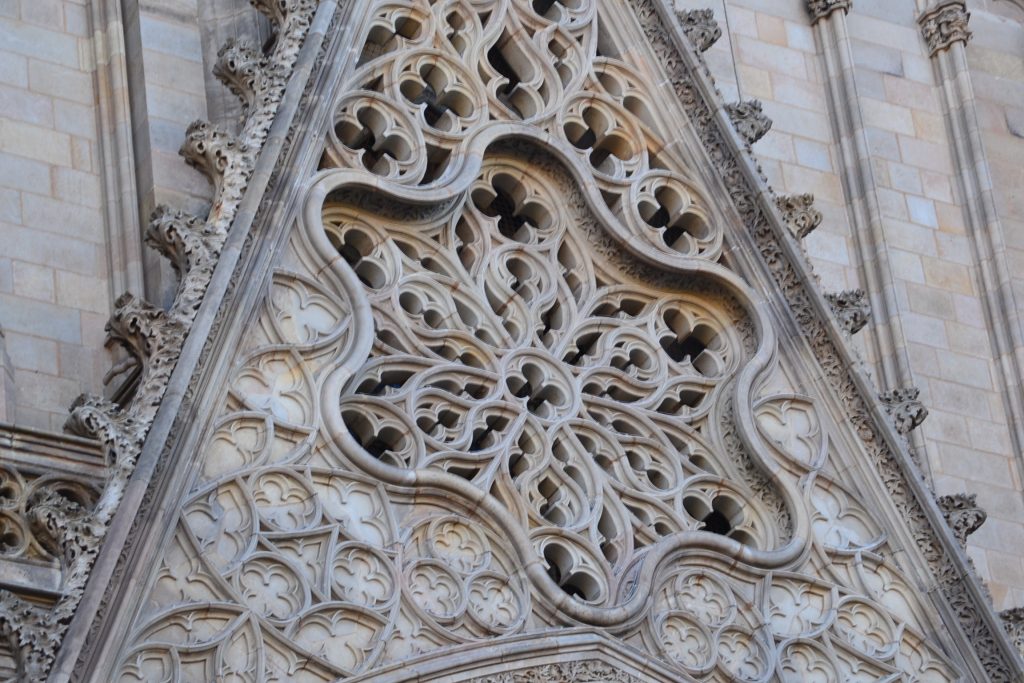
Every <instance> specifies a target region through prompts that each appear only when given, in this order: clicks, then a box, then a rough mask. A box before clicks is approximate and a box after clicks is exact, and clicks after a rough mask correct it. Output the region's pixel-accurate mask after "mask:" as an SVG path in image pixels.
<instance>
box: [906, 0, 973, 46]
mask: <svg viewBox="0 0 1024 683" xmlns="http://www.w3.org/2000/svg"><path fill="white" fill-rule="evenodd" d="M970 18H971V13H970V12H968V11H967V6H966V5H965V4H964V3H963V2H962V1H961V0H946V1H944V2H940V3H939V4H938V5H937V6H935V7H934V8H932V9H930V10H928V11H926V12H925V13H923V14H922V15H921V16H920V17H919V18H918V20H917V23H918V24H920V25H921V35H923V36H924V42H925V43H926V44H927V45H928V54H929V55H931V56H933V57H934V56H935V54H936V53H938V52H940V51H942V50H945V49H947V48H948V47H950V46H951V45H953V44H954V43H966V42H967V41H968V40H970V38H971V31H970V29H968V28H967V22H968V21H969V20H970Z"/></svg>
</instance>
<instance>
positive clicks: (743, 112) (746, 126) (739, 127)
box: [725, 100, 772, 145]
mask: <svg viewBox="0 0 1024 683" xmlns="http://www.w3.org/2000/svg"><path fill="white" fill-rule="evenodd" d="M725 110H726V112H728V114H729V118H730V119H732V124H733V126H735V127H736V132H737V133H739V134H740V137H741V138H743V139H744V140H746V141H747V144H749V145H752V144H754V143H755V142H757V141H758V140H760V139H761V138H763V137H764V136H765V135H767V134H768V131H769V130H771V128H772V120H771V119H770V118H768V117H767V116H765V115H764V114H763V113H762V112H761V103H760V102H759V101H758V100H747V101H745V102H737V103H735V104H727V105H726V106H725Z"/></svg>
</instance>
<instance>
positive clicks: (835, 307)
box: [825, 289, 871, 334]
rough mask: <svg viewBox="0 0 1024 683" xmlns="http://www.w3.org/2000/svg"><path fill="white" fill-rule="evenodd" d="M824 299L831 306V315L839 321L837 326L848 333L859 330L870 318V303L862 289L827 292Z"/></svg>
mask: <svg viewBox="0 0 1024 683" xmlns="http://www.w3.org/2000/svg"><path fill="white" fill-rule="evenodd" d="M825 300H826V301H828V303H829V305H830V306H831V307H832V315H834V316H835V317H836V320H837V321H839V326H840V327H842V328H843V329H844V330H846V331H847V332H848V333H849V334H857V333H858V332H860V330H861V329H862V328H863V327H864V326H865V325H867V324H868V320H870V318H871V304H870V303H869V302H868V295H867V292H865V291H864V290H863V289H847V290H844V291H842V292H829V293H827V294H825Z"/></svg>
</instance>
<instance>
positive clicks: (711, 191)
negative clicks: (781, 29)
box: [0, 0, 1024, 683]
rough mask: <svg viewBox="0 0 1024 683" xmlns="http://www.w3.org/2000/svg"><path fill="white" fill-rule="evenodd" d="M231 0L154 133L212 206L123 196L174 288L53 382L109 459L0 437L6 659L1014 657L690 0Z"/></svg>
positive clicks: (798, 198)
mask: <svg viewBox="0 0 1024 683" xmlns="http://www.w3.org/2000/svg"><path fill="white" fill-rule="evenodd" d="M954 4H956V3H954ZM253 5H254V6H255V7H256V8H257V9H258V10H260V12H261V13H262V14H263V15H264V16H265V17H266V19H265V20H262V23H257V24H256V25H257V26H258V27H264V28H265V27H267V26H270V27H271V28H270V29H269V32H268V33H267V34H266V35H261V34H260V33H259V31H256V32H254V34H253V35H250V36H247V37H244V38H237V39H236V38H233V39H232V40H229V41H227V42H225V43H223V44H222V46H221V47H220V48H219V49H217V50H216V52H215V54H216V61H215V64H214V66H213V67H212V69H211V71H212V73H213V74H214V75H215V77H216V78H217V79H218V80H220V81H221V82H222V83H223V84H224V86H225V87H226V88H227V89H228V90H229V91H230V92H231V93H232V94H233V95H234V96H235V97H237V99H238V106H239V107H241V110H242V117H241V120H240V121H237V122H233V121H231V120H230V117H228V120H225V121H221V122H219V123H216V124H214V123H211V122H208V121H205V120H197V121H195V122H194V123H192V124H191V125H189V126H188V127H187V129H185V131H184V133H185V141H184V144H183V145H182V146H181V149H180V155H181V156H182V157H183V158H184V162H185V164H187V165H188V167H190V168H194V169H197V170H198V171H200V172H201V173H202V174H203V175H204V176H206V177H207V179H208V180H209V182H210V185H211V187H212V199H211V202H210V206H209V210H208V211H206V212H205V215H202V214H203V212H199V213H198V214H197V213H196V212H195V211H194V210H192V208H191V207H190V208H189V209H186V208H185V206H174V207H172V206H168V205H159V206H157V207H156V209H155V211H153V213H152V217H151V220H150V222H149V224H148V227H146V228H145V238H146V242H147V243H148V244H149V245H150V246H152V247H153V248H154V249H155V250H156V251H157V252H158V253H159V254H160V255H161V256H163V257H165V258H166V259H168V261H169V264H170V269H172V270H173V271H174V273H175V274H176V275H177V278H178V281H177V284H176V287H175V288H174V292H173V296H172V297H170V299H169V301H168V302H167V305H166V306H159V305H156V304H152V303H148V302H147V301H146V300H144V299H143V298H142V297H141V293H136V294H124V295H122V296H120V297H119V298H117V299H116V300H115V302H114V306H113V314H112V315H111V317H110V319H109V322H108V323H107V333H108V338H107V343H108V344H109V345H111V346H118V347H120V348H122V349H123V350H124V353H126V354H127V360H126V361H125V362H123V363H121V364H120V365H119V366H118V368H117V369H116V371H115V372H114V374H115V375H116V376H118V377H122V378H123V379H122V382H121V384H120V386H119V387H118V389H117V392H116V396H117V399H118V400H117V403H115V402H112V401H110V400H108V399H105V398H101V397H99V396H98V395H89V396H83V397H82V398H81V399H79V400H78V401H77V402H76V403H75V405H74V406H72V412H71V417H70V419H69V421H68V424H67V429H68V431H69V432H71V433H74V434H77V435H81V436H84V437H87V438H88V439H90V440H92V441H93V442H97V443H99V444H100V445H101V451H102V458H100V459H101V460H102V461H103V462H101V463H93V469H92V470H90V471H89V473H88V474H89V476H86V475H85V474H81V476H78V477H77V478H76V477H68V476H61V477H52V476H49V475H47V474H45V473H42V472H40V471H38V468H37V469H36V470H32V468H31V467H26V466H25V465H24V463H23V462H22V460H23V459H22V460H18V459H17V458H15V460H14V461H12V463H11V464H10V465H8V464H7V463H6V462H5V463H4V464H3V466H2V467H0V476H2V482H0V521H2V522H3V527H2V530H0V554H2V555H3V558H4V559H5V561H8V565H9V566H10V567H18V568H22V569H19V571H24V572H25V579H26V580H24V581H22V582H20V583H19V582H17V581H14V580H6V579H4V577H3V576H2V575H0V580H3V583H2V585H0V635H2V636H3V637H4V639H5V641H6V643H7V649H6V650H3V649H2V648H0V670H2V672H3V673H4V675H6V676H8V677H10V678H12V679H15V680H43V679H46V678H47V677H49V680H54V681H63V680H89V681H119V682H125V683H127V682H128V681H174V682H175V683H177V682H183V681H208V680H232V679H240V680H241V679H244V680H252V681H261V682H262V681H268V682H269V681H284V680H288V681H292V680H297V681H338V680H352V681H377V682H380V683H383V681H399V680H410V681H411V680H422V681H431V680H436V681H441V680H445V681H501V682H507V683H531V682H538V683H539V682H540V681H552V682H556V683H557V682H560V681H565V682H567V683H568V682H579V683H596V682H597V681H619V682H622V683H640V682H648V683H649V682H667V681H701V682H705V681H707V682H710V681H746V682H749V683H764V682H766V681H774V680H780V681H782V680H786V681H788V680H821V681H839V680H843V681H878V680H884V681H896V680H906V681H918V680H922V681H923V680H927V681H944V682H953V681H971V680H993V681H1014V680H1020V678H1021V677H1022V676H1024V661H1022V660H1021V658H1020V657H1019V656H1018V654H1017V651H1016V650H1015V649H1014V648H1015V646H1016V647H1019V646H1020V626H1019V624H1020V621H1021V619H1020V615H1019V614H1018V613H1017V612H1014V611H1012V610H1011V611H1006V612H1003V613H1002V615H997V613H996V612H995V610H994V609H993V606H992V604H991V603H990V597H989V596H988V594H987V593H986V591H985V588H984V586H983V585H982V584H981V583H980V581H979V580H978V578H977V576H976V575H975V572H974V570H973V565H972V564H971V560H970V559H968V557H967V556H966V554H965V552H964V548H965V547H966V543H967V537H968V536H969V535H970V534H972V533H973V532H975V531H976V530H977V529H978V528H979V527H980V525H981V523H982V522H983V521H984V520H985V516H986V515H985V512H984V511H983V510H981V509H980V507H978V506H977V504H976V496H975V495H973V494H958V495H945V496H939V497H937V498H936V497H935V496H934V494H933V492H932V490H931V489H930V487H929V485H928V483H930V482H928V483H926V481H925V480H923V478H922V472H921V470H922V467H923V464H922V463H920V462H916V461H915V460H914V458H912V457H911V455H910V451H909V449H908V445H916V443H915V442H912V441H910V442H908V439H910V440H912V439H915V438H919V437H918V436H917V435H918V434H919V433H920V430H918V431H917V432H913V430H915V429H916V428H917V427H919V426H920V425H921V424H922V422H923V420H924V418H925V417H926V416H927V415H928V409H927V408H926V407H925V405H924V404H923V402H922V401H921V400H920V392H919V390H918V389H917V388H913V387H910V388H899V387H900V386H901V385H897V384H894V383H893V382H892V381H889V380H891V377H889V376H888V375H887V376H886V377H885V378H884V379H885V382H884V383H882V384H881V385H880V386H874V385H873V384H872V382H871V380H870V379H869V378H868V376H867V375H866V374H865V373H864V372H863V371H862V369H863V368H864V367H865V363H864V361H863V360H862V359H861V358H860V356H859V355H858V350H857V348H856V347H855V346H853V345H854V344H855V343H856V342H855V341H854V338H853V337H851V335H852V334H853V333H855V332H857V331H858V330H860V329H861V328H863V327H864V326H865V325H867V324H868V323H869V322H872V320H871V316H870V315H869V310H868V307H867V300H868V298H869V296H868V292H867V290H864V289H851V290H844V291H841V292H840V293H838V294H826V293H823V292H821V291H820V290H819V285H818V278H817V277H816V274H815V272H814V271H813V270H812V268H811V262H810V261H809V257H808V254H807V251H806V247H805V246H804V244H799V245H798V244H797V243H796V242H794V240H793V237H794V236H795V237H796V238H798V239H799V240H812V239H814V236H813V235H812V234H811V233H812V231H814V230H815V228H817V227H818V226H819V225H821V224H822V223H823V214H822V212H821V211H819V210H818V209H816V208H815V207H814V206H813V205H812V203H813V195H811V194H810V193H808V192H799V193H793V194H777V193H775V192H774V191H773V190H772V189H771V188H770V187H769V186H768V183H767V180H766V178H765V177H764V175H763V169H762V168H761V167H760V166H759V165H758V163H757V161H756V160H755V158H754V156H753V152H752V145H754V143H757V142H758V141H759V140H761V139H762V138H764V136H765V135H766V134H768V132H769V130H770V129H771V127H772V120H771V119H770V118H769V117H768V116H767V114H766V108H765V107H762V104H761V103H760V102H759V101H757V100H743V101H741V102H740V103H738V104H726V103H725V101H724V100H723V98H722V96H721V94H720V93H719V92H718V91H717V89H716V87H715V84H714V82H713V81H712V80H711V77H710V70H711V66H710V65H711V64H712V63H713V62H712V61H710V60H709V61H705V60H706V59H708V57H707V56H703V55H702V54H701V53H707V54H708V55H710V54H711V51H712V50H713V49H717V48H716V47H714V43H715V40H716V39H717V38H718V37H719V35H720V34H721V29H720V28H719V27H718V25H717V23H716V22H715V21H714V17H713V15H712V14H711V13H710V12H709V11H684V12H682V13H679V14H677V13H676V12H675V8H673V7H671V6H669V5H668V4H667V3H665V2H663V1H662V0H630V1H629V2H616V1H613V0H583V1H582V2H562V1H561V0H557V1H555V2H532V3H528V2H519V1H518V0H480V1H478V2H475V3H463V2H457V1H456V2H448V3H444V4H438V3H435V2H431V1H430V0H359V1H358V2H356V1H353V2H338V3H335V2H327V1H325V2H321V3H315V2H312V0H273V1H270V2H264V1H254V2H253ZM947 5H949V3H947ZM850 6H851V3H849V2H810V3H808V6H807V8H808V9H809V11H810V14H811V17H812V18H813V21H814V22H815V25H816V26H817V27H818V28H817V29H816V30H818V31H819V32H821V33H822V34H824V32H825V31H831V30H835V31H836V33H834V34H832V35H833V38H835V36H836V35H838V36H840V37H841V35H842V26H841V25H840V24H839V23H838V22H842V21H844V20H845V16H846V13H847V12H848V11H849V9H850ZM959 6H960V8H961V9H963V6H962V4H961V5H959ZM947 9H948V7H947ZM837 10H842V11H841V12H839V11H837ZM819 20H822V21H819ZM935 21H938V23H937V24H936V26H939V27H943V26H944V27H946V28H945V29H943V28H940V29H937V30H942V31H946V33H947V34H949V35H952V33H951V29H950V30H947V29H948V28H949V27H950V26H953V25H954V23H955V22H953V21H952V20H942V21H939V20H938V19H936V20H935ZM267 22H269V23H267ZM826 25H828V26H829V27H830V28H826ZM922 26H924V27H925V35H926V37H927V35H928V30H929V29H928V27H929V26H932V24H929V23H928V22H926V21H925V20H924V19H922ZM260 30H263V29H260ZM929 40H931V39H929ZM950 40H951V41H955V40H957V38H955V37H954V38H950ZM959 40H966V37H963V38H960V39H959ZM257 46H259V47H257ZM691 47H692V48H696V51H694V50H693V49H691ZM938 49H940V48H933V49H932V52H933V53H935V52H936V50H938ZM762 144H765V143H762ZM861 180H863V179H861ZM858 182H859V181H858ZM853 185H855V183H854V184H853ZM853 185H851V186H853ZM858 201H859V200H858ZM875 201H878V199H877V197H876V198H875ZM857 207H858V209H857V210H858V211H861V210H864V209H863V205H862V204H861V203H858V204H857ZM139 227H140V230H141V229H142V227H143V226H139ZM868 227H870V226H868ZM876 227H877V226H876ZM866 229H868V228H866ZM876 284H877V283H875V282H872V286H874V285H876ZM875 300H876V299H875V298H872V301H875ZM882 303H884V301H883V302H882ZM832 318H834V320H833V319H832ZM886 322H888V319H886ZM837 323H838V324H837ZM844 332H845V334H844ZM876 332H877V331H876ZM861 336H864V335H861ZM878 338H879V337H878V336H877V334H876V335H875V336H874V337H872V339H873V340H877V339H878ZM858 339H859V337H858ZM884 367H885V369H886V372H889V373H890V374H893V376H896V375H899V374H900V371H899V370H898V368H897V369H892V368H890V367H889V366H884ZM129 371H130V372H129ZM904 374H905V373H904ZM894 386H896V387H897V388H893V387H894ZM902 386H905V383H904V384H903V385H902ZM887 418H888V419H887ZM912 432H913V433H912ZM88 443H89V441H83V442H77V441H76V442H74V444H76V445H77V446H78V447H80V448H84V446H83V444H88ZM68 447H69V448H70V446H68ZM19 457H20V456H19ZM86 469H87V468H86ZM83 471H84V470H83ZM8 565H3V566H4V567H5V570H7V569H6V568H7V566H8ZM7 571H13V570H7ZM12 575H13V574H12ZM46 581H49V584H45V582H46ZM44 584H45V585H44ZM87 584H88V590H86V586H87ZM40 596H42V597H41V598H40ZM4 667H6V669H5V668H4Z"/></svg>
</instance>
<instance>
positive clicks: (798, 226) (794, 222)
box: [775, 193, 822, 240]
mask: <svg viewBox="0 0 1024 683" xmlns="http://www.w3.org/2000/svg"><path fill="white" fill-rule="evenodd" d="M775 203H776V205H777V206H778V207H779V211H781V212H782V220H783V221H785V223H786V225H788V226H789V228H790V230H792V232H793V234H794V235H795V236H796V238H797V239H800V240H802V239H803V238H805V237H807V236H808V235H810V234H811V232H812V231H813V230H814V229H815V228H817V227H818V226H819V225H821V218H822V217H821V212H820V211H818V210H817V209H816V208H814V195H813V194H809V193H804V194H787V195H783V196H781V197H779V198H777V199H776V200H775Z"/></svg>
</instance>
